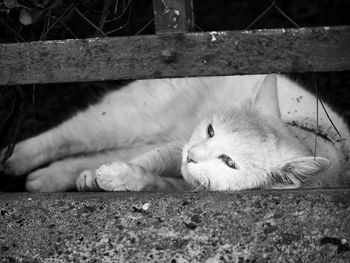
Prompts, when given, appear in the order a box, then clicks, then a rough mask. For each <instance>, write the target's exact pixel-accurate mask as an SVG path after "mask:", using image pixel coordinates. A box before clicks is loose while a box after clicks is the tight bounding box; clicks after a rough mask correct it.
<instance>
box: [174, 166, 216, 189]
mask: <svg viewBox="0 0 350 263" xmlns="http://www.w3.org/2000/svg"><path fill="white" fill-rule="evenodd" d="M191 165H193V164H191V163H187V162H185V163H182V166H181V172H182V176H183V177H184V179H185V181H186V182H187V183H188V184H190V185H191V187H192V189H193V190H195V191H197V190H211V189H210V188H209V186H206V185H204V184H203V182H201V181H200V180H197V177H196V176H195V175H193V174H191V172H190V169H189V166H191Z"/></svg>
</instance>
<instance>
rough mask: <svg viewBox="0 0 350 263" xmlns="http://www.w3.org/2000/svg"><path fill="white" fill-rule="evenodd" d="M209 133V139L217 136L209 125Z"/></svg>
mask: <svg viewBox="0 0 350 263" xmlns="http://www.w3.org/2000/svg"><path fill="white" fill-rule="evenodd" d="M207 132H208V136H209V138H211V137H213V136H214V135H215V133H214V129H213V126H212V125H211V124H209V126H208V130H207Z"/></svg>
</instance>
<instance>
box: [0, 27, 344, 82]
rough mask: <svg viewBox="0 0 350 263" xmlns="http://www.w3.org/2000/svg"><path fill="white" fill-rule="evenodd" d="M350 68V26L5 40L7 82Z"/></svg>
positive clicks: (0, 48)
mask: <svg viewBox="0 0 350 263" xmlns="http://www.w3.org/2000/svg"><path fill="white" fill-rule="evenodd" d="M338 70H350V26H335V27H316V28H300V29H262V30H253V31H227V32H203V33H186V34H176V33H175V34H160V35H148V36H134V37H118V38H95V39H82V40H60V41H45V42H30V43H15V44H1V45H0V85H15V84H30V83H54V82H77V81H96V80H117V79H142V78H166V77H187V76H213V75H234V74H257V73H272V72H307V71H338Z"/></svg>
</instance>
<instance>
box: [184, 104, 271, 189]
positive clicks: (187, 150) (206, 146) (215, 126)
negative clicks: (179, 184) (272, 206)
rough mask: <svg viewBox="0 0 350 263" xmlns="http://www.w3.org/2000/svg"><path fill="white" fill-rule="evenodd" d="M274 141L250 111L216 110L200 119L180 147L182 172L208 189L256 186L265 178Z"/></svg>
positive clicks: (264, 126) (191, 180)
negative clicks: (211, 114) (181, 148)
mask: <svg viewBox="0 0 350 263" xmlns="http://www.w3.org/2000/svg"><path fill="white" fill-rule="evenodd" d="M277 144H278V139H277V138H276V136H275V135H274V133H273V131H272V130H269V127H268V126H267V125H265V124H262V123H261V121H260V120H259V119H258V118H257V116H255V115H254V112H253V111H242V110H239V109H232V110H230V111H227V112H219V113H217V114H214V115H213V116H211V117H208V118H206V119H204V120H203V121H202V122H201V123H200V124H199V125H198V126H197V127H196V129H195V130H194V132H193V134H192V136H191V139H190V140H189V142H188V143H187V144H186V145H185V146H184V148H183V155H182V173H183V175H184V177H185V179H186V180H187V181H188V182H190V183H191V184H192V185H195V186H199V187H203V188H205V189H209V190H241V189H250V188H257V187H260V186H261V185H263V184H265V183H266V182H265V181H267V178H266V176H267V172H268V171H269V170H270V169H271V167H272V166H273V165H274V162H272V161H271V160H273V158H274V155H275V154H274V153H275V152H276V151H278V149H277V147H278V145H277Z"/></svg>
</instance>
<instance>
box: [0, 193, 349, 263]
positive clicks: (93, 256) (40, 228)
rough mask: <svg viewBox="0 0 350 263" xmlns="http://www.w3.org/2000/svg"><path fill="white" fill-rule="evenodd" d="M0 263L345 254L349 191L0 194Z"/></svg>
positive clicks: (331, 257) (331, 258)
mask: <svg viewBox="0 0 350 263" xmlns="http://www.w3.org/2000/svg"><path fill="white" fill-rule="evenodd" d="M0 210H1V211H0V213H1V214H0V262H171V263H178V262H207V263H210V262H245V263H248V262H250V263H252V262H350V247H349V240H350V189H335V190H301V191H292V190H290V191H247V192H239V193H230V194H228V193H208V192H207V193H203V192H202V193H57V194H30V193H10V194H9V193H0Z"/></svg>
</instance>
